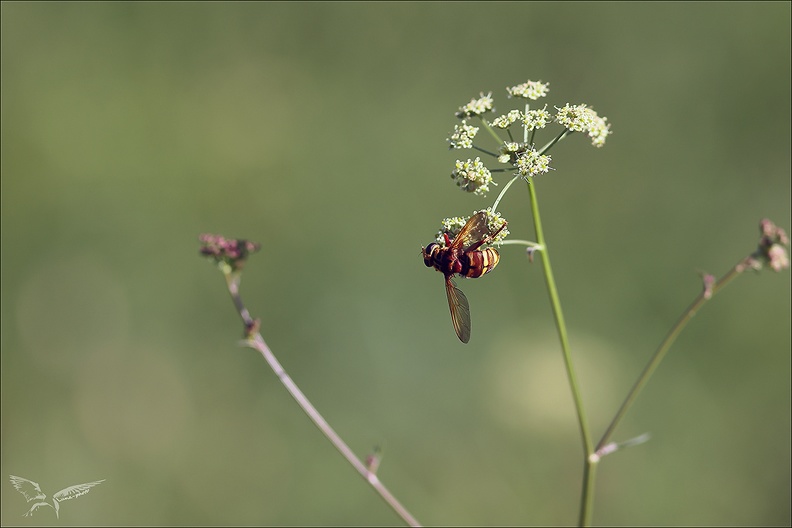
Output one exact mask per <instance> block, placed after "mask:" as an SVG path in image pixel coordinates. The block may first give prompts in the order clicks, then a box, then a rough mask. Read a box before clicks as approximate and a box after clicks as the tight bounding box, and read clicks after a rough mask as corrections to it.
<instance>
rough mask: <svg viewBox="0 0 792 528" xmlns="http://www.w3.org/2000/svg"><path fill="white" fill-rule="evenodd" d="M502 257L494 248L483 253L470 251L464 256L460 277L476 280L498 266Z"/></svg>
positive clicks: (482, 251)
mask: <svg viewBox="0 0 792 528" xmlns="http://www.w3.org/2000/svg"><path fill="white" fill-rule="evenodd" d="M499 260H500V255H498V252H497V251H496V250H495V249H494V248H487V249H484V250H481V251H470V252H468V253H465V254H464V255H462V258H460V261H461V262H462V271H460V272H459V274H460V275H463V276H465V277H468V278H470V279H475V278H477V277H481V276H482V275H484V274H485V273H489V272H490V271H492V270H493V269H495V266H497V265H498V261H499Z"/></svg>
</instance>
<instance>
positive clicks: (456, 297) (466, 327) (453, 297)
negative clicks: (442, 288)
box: [446, 277, 470, 343]
mask: <svg viewBox="0 0 792 528" xmlns="http://www.w3.org/2000/svg"><path fill="white" fill-rule="evenodd" d="M446 295H448V307H449V308H450V309H451V323H452V324H453V325H454V331H455V332H456V335H457V337H459V340H460V341H462V342H463V343H467V342H468V341H470V305H469V304H468V300H467V297H465V294H464V293H462V290H460V289H459V288H457V287H456V284H454V281H453V280H451V277H446Z"/></svg>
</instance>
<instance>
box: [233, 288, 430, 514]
mask: <svg viewBox="0 0 792 528" xmlns="http://www.w3.org/2000/svg"><path fill="white" fill-rule="evenodd" d="M225 276H226V283H227V285H228V291H229V293H230V294H231V299H232V300H233V301H234V306H236V309H237V311H238V312H239V315H240V317H242V321H243V322H244V323H245V328H248V329H252V328H255V327H256V322H255V321H254V320H253V319H252V318H251V317H250V313H249V312H248V310H247V308H245V305H244V304H243V303H242V298H241V297H240V295H239V274H238V273H227V274H225ZM247 345H248V346H250V347H251V348H254V349H256V350H258V351H259V352H260V353H261V355H262V356H263V357H264V359H265V360H266V361H267V363H268V364H269V366H270V368H272V370H273V371H274V372H275V375H276V376H278V379H279V380H280V381H281V383H282V384H283V386H284V387H285V388H286V390H287V391H288V392H289V394H291V396H292V398H294V400H295V401H296V402H297V404H298V405H299V406H300V408H301V409H302V410H303V411H304V412H305V414H307V415H308V417H309V418H310V419H311V421H313V423H314V425H316V427H317V428H319V430H320V431H321V432H322V434H324V435H325V437H327V439H328V440H329V441H330V443H331V444H333V447H335V448H336V449H337V450H338V452H339V453H341V455H342V456H343V457H344V458H345V459H346V460H347V461H348V462H349V463H350V464H351V465H352V467H354V468H355V470H356V471H357V472H358V473H359V474H360V476H362V477H363V479H364V480H365V481H366V482H368V483H369V484H370V485H371V487H372V488H374V490H375V491H376V492H377V493H379V495H380V497H382V499H383V500H384V501H385V502H386V503H387V504H388V505H389V506H390V507H391V508H392V509H393V511H395V512H396V514H397V515H398V516H399V517H401V518H402V520H403V521H404V522H405V523H406V524H408V525H409V526H421V525H420V523H419V522H418V521H417V520H416V519H415V517H413V516H412V514H410V512H409V511H407V509H406V508H405V507H404V506H402V505H401V503H400V502H399V501H398V500H397V499H396V497H394V496H393V495H392V494H391V492H390V491H388V489H387V488H386V487H385V485H384V484H382V482H380V480H379V478H378V477H377V475H376V474H375V473H374V472H373V471H370V470H369V468H368V467H367V466H366V465H365V464H364V463H363V462H361V461H360V459H358V458H357V456H356V455H355V453H354V452H353V451H352V449H350V448H349V446H347V444H346V443H345V442H344V441H343V440H342V439H341V437H340V436H338V434H337V433H336V432H335V430H333V428H332V427H330V424H328V423H327V421H326V420H325V419H324V418H323V417H322V415H321V414H319V411H317V410H316V407H314V406H313V404H311V402H310V401H309V400H308V398H307V397H306V396H305V394H303V393H302V391H301V390H300V389H299V387H297V384H296V383H294V381H293V380H292V379H291V377H290V376H289V375H288V374H287V373H286V371H285V370H284V368H283V367H282V366H281V364H280V362H278V360H277V358H276V357H275V354H273V353H272V351H271V350H270V348H269V346H267V343H265V342H264V338H263V337H262V336H261V334H260V333H259V332H258V331H256V332H254V333H252V334H251V335H250V336H249V337H248V340H247Z"/></svg>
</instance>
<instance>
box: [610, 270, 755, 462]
mask: <svg viewBox="0 0 792 528" xmlns="http://www.w3.org/2000/svg"><path fill="white" fill-rule="evenodd" d="M743 269H745V265H744V262H740V263H739V264H737V265H736V266H734V267H733V268H732V269H730V270H729V271H728V272H727V273H726V274H725V275H724V276H723V277H721V278H720V279H718V280H717V281H716V282H715V283H714V284H713V286H712V288H711V289H709V290H708V289H705V290H704V291H702V292H701V293H700V294H699V295H698V297H696V299H695V300H694V301H693V302H692V303H691V304H690V306H688V307H687V309H686V310H685V311H684V312H683V313H682V315H681V316H680V317H679V319H678V320H677V322H676V323H675V324H674V326H673V327H672V328H671V330H669V331H668V334H666V337H665V339H663V342H662V343H660V346H659V347H658V348H657V350H656V351H655V353H654V355H653V356H652V358H651V359H650V360H649V363H648V364H647V365H646V367H645V368H644V370H643V372H642V373H641V375H640V376H639V377H638V380H637V381H636V382H635V385H633V387H632V389H631V390H630V392H629V394H628V395H627V397H626V398H625V400H624V402H623V403H622V405H621V407H620V408H619V411H618V412H617V413H616V416H614V417H613V420H612V421H611V423H610V425H609V426H608V428H607V429H606V430H605V434H603V435H602V439H601V440H600V441H599V443H598V444H597V450H599V449H601V448H602V447H603V446H604V445H605V444H606V443H607V442H608V440H610V437H611V435H612V434H613V431H614V430H615V429H616V427H617V426H618V425H619V422H621V420H622V418H624V415H625V414H626V413H627V411H628V410H629V409H630V407H631V406H632V404H633V403H634V402H635V399H636V398H637V397H638V394H639V393H640V392H641V389H643V388H644V386H645V385H646V383H647V382H648V381H649V378H650V377H651V376H652V373H654V371H655V369H656V368H657V366H658V365H659V364H660V362H661V361H662V360H663V358H664V357H665V355H666V353H667V352H668V350H669V349H670V348H671V345H673V344H674V341H676V338H677V337H678V336H679V334H680V333H681V332H682V330H683V329H684V328H685V326H687V324H688V323H689V322H690V320H691V319H692V318H693V316H694V315H696V312H697V311H698V310H699V308H701V306H702V305H703V304H704V303H705V302H706V301H707V300H709V299H711V298H712V296H713V295H715V294H716V293H717V292H718V291H719V290H721V289H722V288H723V287H724V286H726V285H727V284H729V283H730V282H731V281H732V280H734V279H735V278H736V277H737V276H738V275H740V273H741V272H742V271H743Z"/></svg>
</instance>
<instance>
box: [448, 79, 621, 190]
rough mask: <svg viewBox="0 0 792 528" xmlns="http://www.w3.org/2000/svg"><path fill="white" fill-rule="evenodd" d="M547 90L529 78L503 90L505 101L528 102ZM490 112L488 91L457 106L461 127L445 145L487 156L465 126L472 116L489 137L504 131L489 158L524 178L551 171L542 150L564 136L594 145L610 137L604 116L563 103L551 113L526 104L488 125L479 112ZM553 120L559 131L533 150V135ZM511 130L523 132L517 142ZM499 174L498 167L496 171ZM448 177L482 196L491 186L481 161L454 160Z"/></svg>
mask: <svg viewBox="0 0 792 528" xmlns="http://www.w3.org/2000/svg"><path fill="white" fill-rule="evenodd" d="M548 91H549V83H543V82H541V81H530V80H529V81H527V82H525V83H522V84H518V85H516V86H511V87H509V88H506V92H507V93H508V96H509V97H510V98H523V99H526V100H529V101H535V100H537V99H539V98H540V97H545V96H546V95H547V94H548ZM492 110H493V99H492V92H490V93H488V94H486V95H485V94H484V93H481V94H480V97H479V98H478V99H475V98H474V99H471V100H470V102H469V103H468V104H466V105H464V106H461V107H460V108H459V111H458V112H457V113H456V116H457V117H458V118H460V119H461V120H462V123H461V124H459V125H456V126H454V131H453V132H452V134H451V135H450V137H449V138H448V142H449V144H450V146H451V148H452V149H471V148H475V149H477V150H480V151H482V152H487V150H484V149H483V148H480V147H478V146H476V145H474V140H475V139H476V137H477V134H478V132H479V129H480V127H477V126H472V125H471V124H470V123H469V122H468V120H470V119H474V118H475V119H479V120H480V121H481V125H482V126H483V127H484V128H486V129H487V130H488V131H489V132H490V133H491V135H492V136H493V137H496V138H497V137H499V136H498V131H505V133H506V134H507V135H508V138H506V139H502V140H500V141H501V142H500V144H499V145H498V148H497V153H495V154H494V155H495V156H496V157H497V160H498V162H500V163H503V164H506V165H509V166H510V169H507V170H511V171H513V174H517V175H520V176H522V177H523V178H526V179H527V178H532V177H535V176H538V175H540V174H547V173H548V172H549V171H550V169H551V167H550V162H551V157H550V156H549V155H547V151H548V150H549V149H550V148H552V147H553V146H554V145H555V144H556V143H557V142H558V141H559V140H560V139H563V138H564V137H565V136H566V135H569V134H570V133H572V132H583V133H586V134H588V136H589V138H590V139H591V143H592V144H593V145H594V146H596V147H601V146H603V145H604V144H605V140H606V138H607V137H608V135H610V134H611V130H610V124H609V123H608V122H607V118H604V117H600V116H599V115H598V114H597V112H595V111H594V110H593V109H592V108H590V107H589V106H588V105H585V104H578V105H571V104H568V103H567V104H565V105H564V106H563V107H555V110H556V113H555V115H553V114H552V113H551V112H549V111H548V110H547V105H544V107H542V108H533V109H532V108H530V107H529V105H526V107H525V109H515V110H510V111H509V112H507V113H505V114H503V115H499V116H496V117H494V118H493V119H492V120H491V121H488V120H486V119H485V118H484V114H486V113H487V112H491V111H492ZM553 122H555V123H558V124H559V125H561V126H562V127H563V130H562V131H561V132H560V133H559V134H558V136H557V137H556V138H555V139H554V140H552V141H551V142H549V143H548V144H547V145H546V146H545V147H542V148H541V149H537V148H536V145H535V143H534V134H535V133H536V131H537V130H540V129H543V128H546V127H547V126H548V125H549V124H551V123H553ZM516 126H520V127H521V128H522V133H521V134H519V136H518V137H519V138H520V139H521V140H522V141H520V140H517V139H515V137H514V136H513V135H512V130H511V129H512V127H516ZM503 170H504V169H498V171H503ZM451 177H452V178H453V179H454V181H455V182H456V184H457V185H458V186H459V188H460V189H462V190H464V191H466V192H471V193H474V194H476V195H477V196H483V195H485V194H486V193H487V192H488V191H489V188H490V187H489V185H490V184H493V185H495V182H494V181H493V179H492V174H491V171H490V170H489V169H488V168H487V167H486V166H485V165H484V163H483V162H481V159H480V158H476V159H475V160H471V159H468V160H465V161H462V160H457V161H456V166H455V168H454V171H453V172H452V173H451Z"/></svg>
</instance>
